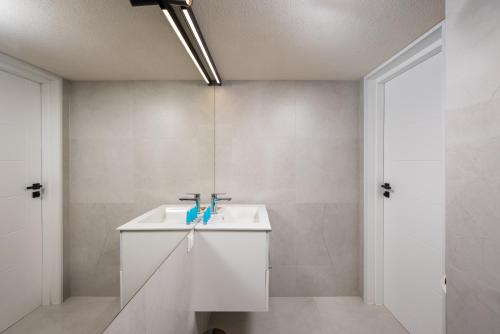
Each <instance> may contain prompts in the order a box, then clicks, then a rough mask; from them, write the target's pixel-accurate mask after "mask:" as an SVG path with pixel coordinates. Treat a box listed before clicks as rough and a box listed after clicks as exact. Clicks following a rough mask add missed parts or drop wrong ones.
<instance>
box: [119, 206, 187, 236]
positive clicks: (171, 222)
mask: <svg viewBox="0 0 500 334" xmlns="http://www.w3.org/2000/svg"><path fill="white" fill-rule="evenodd" d="M191 207H192V206H188V205H161V206H159V207H157V208H155V209H153V210H151V211H148V212H146V213H145V214H143V215H141V216H139V217H137V218H135V219H133V220H131V221H129V222H128V223H126V224H124V225H122V226H120V227H118V230H119V231H147V230H191V229H192V228H193V226H194V225H195V223H191V224H190V225H187V224H186V212H187V210H189V209H190V208H191Z"/></svg>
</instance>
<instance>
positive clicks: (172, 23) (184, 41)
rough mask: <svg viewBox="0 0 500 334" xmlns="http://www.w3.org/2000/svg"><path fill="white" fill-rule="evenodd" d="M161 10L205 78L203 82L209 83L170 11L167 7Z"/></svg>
mask: <svg viewBox="0 0 500 334" xmlns="http://www.w3.org/2000/svg"><path fill="white" fill-rule="evenodd" d="M162 11H163V14H164V15H165V17H166V18H167V21H168V23H170V25H171V26H172V29H174V31H175V34H176V35H177V37H178V38H179V40H180V41H181V43H182V45H183V46H184V48H185V49H186V51H187V53H188V54H189V56H190V57H191V59H192V60H193V63H194V64H195V65H196V68H197V69H198V71H200V74H201V76H202V77H203V80H205V82H206V83H207V84H210V80H208V77H207V75H206V74H205V71H203V69H202V67H201V65H200V63H199V61H198V59H196V57H195V55H194V53H193V51H192V50H191V47H190V46H189V44H188V43H187V41H186V39H185V38H184V35H183V34H182V33H181V31H180V30H179V27H178V26H177V23H176V22H175V21H174V18H173V17H172V14H171V13H170V11H169V10H168V9H162Z"/></svg>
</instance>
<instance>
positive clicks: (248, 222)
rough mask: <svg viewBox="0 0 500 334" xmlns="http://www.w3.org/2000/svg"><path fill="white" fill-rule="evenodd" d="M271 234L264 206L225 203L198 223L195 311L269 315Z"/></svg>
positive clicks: (195, 250)
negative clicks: (213, 213)
mask: <svg viewBox="0 0 500 334" xmlns="http://www.w3.org/2000/svg"><path fill="white" fill-rule="evenodd" d="M230 211H232V212H230ZM244 211H247V212H244ZM252 215H255V217H253V216H252ZM249 216H250V217H249ZM270 232H271V226H270V224H269V220H268V217H267V211H266V209H265V207H264V206H263V205H262V206H255V205H254V206H243V205H227V206H224V207H222V208H221V210H220V214H219V215H217V216H216V217H214V218H213V219H212V220H211V221H209V223H208V224H207V225H202V224H198V225H196V227H195V242H194V244H195V248H194V274H195V277H194V280H193V282H194V294H193V308H194V310H195V311H210V312H218V311H221V312H259V311H268V308H269V306H268V305H269V267H270V263H269V236H270Z"/></svg>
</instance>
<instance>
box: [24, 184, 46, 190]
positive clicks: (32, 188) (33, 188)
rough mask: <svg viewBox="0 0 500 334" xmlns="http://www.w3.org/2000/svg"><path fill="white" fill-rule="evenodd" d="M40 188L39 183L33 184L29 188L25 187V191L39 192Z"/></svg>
mask: <svg viewBox="0 0 500 334" xmlns="http://www.w3.org/2000/svg"><path fill="white" fill-rule="evenodd" d="M42 188H43V186H42V185H41V184H40V183H33V184H32V185H31V186H28V187H26V190H39V189H42Z"/></svg>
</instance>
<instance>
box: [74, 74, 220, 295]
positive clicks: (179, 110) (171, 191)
mask: <svg viewBox="0 0 500 334" xmlns="http://www.w3.org/2000/svg"><path fill="white" fill-rule="evenodd" d="M69 91H70V101H69V103H70V106H69V109H70V113H69V145H70V148H69V182H68V183H69V203H68V206H69V210H68V211H69V231H67V233H66V239H65V242H66V241H67V242H66V244H67V246H68V247H69V267H70V268H69V276H70V286H71V294H72V295H94V296H96V295H118V293H119V236H118V232H117V231H116V230H115V228H116V227H117V226H119V225H121V224H123V223H125V222H126V221H127V220H129V219H131V218H134V217H135V216H137V215H138V214H140V213H143V212H145V211H146V210H148V209H151V208H153V207H155V206H157V205H159V204H161V203H172V202H177V199H178V197H179V196H182V195H183V193H184V192H195V191H199V192H202V193H203V194H205V195H206V194H210V193H211V192H212V190H213V187H214V185H213V174H214V172H213V166H214V162H213V157H214V149H213V147H214V142H213V138H214V136H213V122H214V110H213V105H214V92H213V88H209V87H207V86H205V85H204V84H202V83H199V82H161V81H154V82H140V81H136V82H73V83H71V86H70V87H69ZM68 240H69V241H68Z"/></svg>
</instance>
